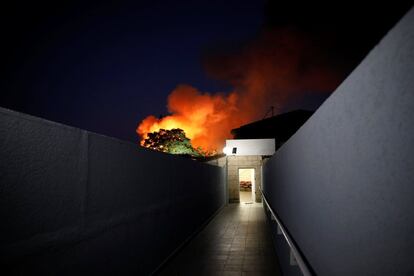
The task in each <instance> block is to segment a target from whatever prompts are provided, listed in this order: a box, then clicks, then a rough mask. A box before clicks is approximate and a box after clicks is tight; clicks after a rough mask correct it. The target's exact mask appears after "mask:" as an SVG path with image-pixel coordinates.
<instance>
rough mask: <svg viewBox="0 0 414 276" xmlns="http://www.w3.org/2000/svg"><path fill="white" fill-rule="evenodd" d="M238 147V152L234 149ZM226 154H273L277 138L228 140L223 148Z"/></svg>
mask: <svg viewBox="0 0 414 276" xmlns="http://www.w3.org/2000/svg"><path fill="white" fill-rule="evenodd" d="M234 148H236V153H233V149H234ZM223 152H224V153H225V154H226V155H241V156H248V155H273V154H274V153H275V139H236V140H226V146H225V147H224V149H223Z"/></svg>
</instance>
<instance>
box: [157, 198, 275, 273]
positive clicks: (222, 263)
mask: <svg viewBox="0 0 414 276" xmlns="http://www.w3.org/2000/svg"><path fill="white" fill-rule="evenodd" d="M267 223H268V222H267V221H266V217H265V214H264V210H263V205H262V204H261V203H253V204H230V205H228V206H226V207H225V208H223V210H222V211H221V212H220V213H219V214H218V215H217V216H216V217H215V218H214V219H213V220H212V221H211V222H210V223H209V224H208V225H207V226H206V227H205V228H204V229H203V230H202V231H201V232H200V233H199V234H198V235H197V236H196V237H195V238H194V239H193V240H192V241H190V242H189V243H188V244H187V245H186V246H185V247H184V248H183V249H182V250H181V251H180V252H179V253H178V254H177V255H175V256H174V257H173V258H172V259H171V260H170V261H169V262H168V263H167V264H166V265H165V266H164V267H163V269H162V270H161V271H159V272H158V274H157V275H163V276H164V275H180V276H181V275H255V276H256V275H257V276H260V275H281V273H280V270H279V266H278V263H277V258H276V254H275V251H274V248H273V245H272V238H271V235H270V232H269V231H270V229H269V226H268V225H267Z"/></svg>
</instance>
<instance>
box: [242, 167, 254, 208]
mask: <svg viewBox="0 0 414 276" xmlns="http://www.w3.org/2000/svg"><path fill="white" fill-rule="evenodd" d="M254 173H255V171H254V169H250V168H248V169H239V191H240V203H253V202H254V201H255V194H254V191H255V177H254Z"/></svg>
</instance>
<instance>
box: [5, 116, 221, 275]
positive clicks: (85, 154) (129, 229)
mask: <svg viewBox="0 0 414 276" xmlns="http://www.w3.org/2000/svg"><path fill="white" fill-rule="evenodd" d="M224 179H225V174H224V169H222V168H219V167H216V166H211V165H207V164H201V163H198V162H196V161H192V160H189V159H184V158H181V157H176V156H171V155H167V154H162V153H158V152H153V151H150V150H146V149H140V148H138V147H137V146H136V145H134V144H131V143H127V142H123V141H120V140H116V139H112V138H109V137H104V136H100V135H97V134H93V133H89V132H87V131H83V130H80V129H75V128H72V127H68V126H64V125H60V124H57V123H53V122H49V121H46V120H42V119H39V118H34V117H31V116H27V115H24V114H19V113H16V112H12V111H9V110H5V109H0V221H1V223H0V262H1V267H0V274H2V275H10V274H24V275H26V274H39V275H51V274H52V275H65V274H68V275H78V274H88V275H95V274H98V273H105V274H113V275H125V274H135V275H145V274H149V273H151V272H152V271H153V270H154V269H156V268H157V266H158V265H160V263H161V262H162V261H163V260H164V259H165V258H166V257H167V256H168V255H169V254H171V253H172V251H173V250H175V249H176V248H177V247H178V246H179V245H180V244H181V243H183V241H184V240H185V239H186V238H188V237H189V236H190V235H191V234H192V233H194V231H196V230H197V229H198V228H199V227H200V226H201V225H202V224H203V223H204V222H206V220H207V219H208V218H209V217H211V216H212V215H213V214H214V213H215V212H216V211H217V210H218V209H219V208H220V207H221V206H223V204H224V203H225V192H226V191H225V184H224Z"/></svg>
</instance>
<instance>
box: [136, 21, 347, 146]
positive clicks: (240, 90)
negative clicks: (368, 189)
mask: <svg viewBox="0 0 414 276" xmlns="http://www.w3.org/2000/svg"><path fill="white" fill-rule="evenodd" d="M204 66H205V69H206V72H207V74H208V75H209V76H211V77H213V78H215V79H218V80H221V81H223V82H225V83H227V84H230V85H231V86H232V87H233V90H232V92H230V93H220V92H215V93H206V92H202V91H199V90H198V89H197V88H194V87H191V86H189V85H185V84H181V85H178V86H177V88H176V89H174V90H173V91H172V92H171V94H170V95H169V97H168V103H167V106H168V111H169V112H170V115H168V116H166V117H163V118H156V117H154V116H148V117H147V118H145V119H144V120H143V121H142V122H141V123H140V124H139V126H138V128H137V133H138V134H139V135H140V136H141V137H142V138H143V139H145V138H146V135H147V133H149V132H153V131H157V130H159V129H160V128H164V129H171V128H181V129H183V130H184V131H185V133H186V134H187V136H188V137H189V138H190V139H191V143H192V145H193V146H194V147H201V148H203V149H204V150H209V151H211V150H214V149H218V150H221V148H222V146H223V144H224V141H225V139H226V138H229V137H230V131H231V129H233V128H236V127H239V126H240V125H242V124H245V123H249V122H252V121H255V120H258V119H261V118H262V117H263V115H264V114H265V112H266V111H267V110H268V109H269V107H270V106H275V107H276V110H282V109H283V108H284V107H285V106H286V105H287V104H289V103H290V102H292V101H295V100H298V99H300V98H302V97H304V96H306V95H309V94H311V93H330V92H332V91H333V90H334V89H335V88H336V86H337V85H338V84H339V83H340V81H341V80H342V78H343V74H342V73H341V72H339V71H337V70H335V69H333V68H335V67H334V66H332V64H331V62H330V59H329V56H328V55H326V54H324V52H323V49H321V48H320V47H319V45H318V43H315V41H314V40H312V39H310V38H309V37H307V36H306V34H304V33H301V32H300V31H298V30H295V29H293V28H273V29H267V30H264V31H262V32H261V33H260V34H259V35H258V37H257V38H256V39H255V40H254V41H251V42H249V43H247V44H245V45H243V46H242V47H240V48H239V49H232V50H226V51H221V50H220V51H214V52H212V53H209V54H208V55H206V57H205V58H204Z"/></svg>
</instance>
